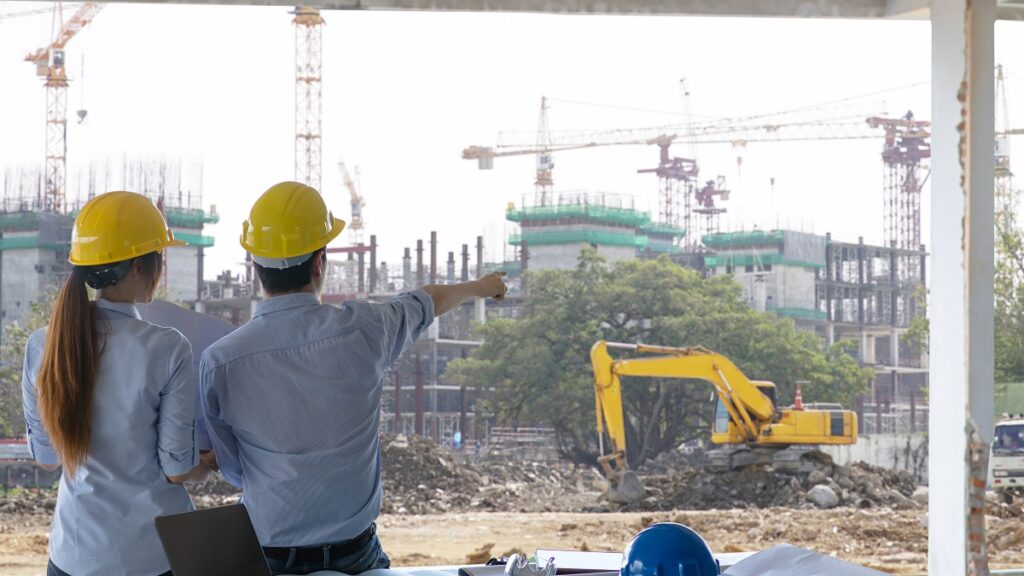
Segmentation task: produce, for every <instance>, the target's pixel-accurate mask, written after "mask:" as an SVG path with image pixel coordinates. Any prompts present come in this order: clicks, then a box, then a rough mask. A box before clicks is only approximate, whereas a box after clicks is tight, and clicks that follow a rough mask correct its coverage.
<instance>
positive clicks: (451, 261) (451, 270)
mask: <svg viewBox="0 0 1024 576" xmlns="http://www.w3.org/2000/svg"><path fill="white" fill-rule="evenodd" d="M446 278H447V280H448V283H449V284H455V252H451V251H449V252H448V275H447V276H446Z"/></svg>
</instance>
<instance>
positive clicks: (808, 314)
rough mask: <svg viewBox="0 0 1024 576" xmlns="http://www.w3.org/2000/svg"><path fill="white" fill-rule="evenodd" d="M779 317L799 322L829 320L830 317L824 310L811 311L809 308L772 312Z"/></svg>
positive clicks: (778, 309) (780, 309)
mask: <svg viewBox="0 0 1024 576" xmlns="http://www.w3.org/2000/svg"><path fill="white" fill-rule="evenodd" d="M772 312H775V313H776V314H778V315H779V316H785V317H787V318H794V319H797V320H827V319H828V315H827V314H825V312H824V311H822V310H810V309H807V308H776V309H774V310H772Z"/></svg>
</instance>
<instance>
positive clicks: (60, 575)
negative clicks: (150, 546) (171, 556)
mask: <svg viewBox="0 0 1024 576" xmlns="http://www.w3.org/2000/svg"><path fill="white" fill-rule="evenodd" d="M46 576H71V575H70V574H68V573H67V572H65V571H63V570H61V569H60V568H57V565H56V564H54V563H53V560H48V561H47V562H46ZM160 576H172V574H171V573H170V572H169V571H168V572H164V573H163V574H161V575H160Z"/></svg>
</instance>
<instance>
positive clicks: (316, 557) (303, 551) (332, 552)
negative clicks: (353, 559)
mask: <svg viewBox="0 0 1024 576" xmlns="http://www.w3.org/2000/svg"><path fill="white" fill-rule="evenodd" d="M376 533H377V526H376V525H375V524H370V527H369V528H367V529H366V530H363V532H362V533H361V534H360V535H359V536H356V537H355V538H353V539H351V540H343V541H341V542H334V543H331V544H321V545H319V546H292V547H287V548H275V547H271V546H264V547H263V554H264V555H265V556H266V557H267V558H272V559H274V560H280V561H282V562H287V561H288V559H289V558H292V552H293V551H294V553H295V557H294V559H293V560H292V561H293V562H295V563H299V562H302V563H309V562H318V563H319V562H323V561H324V553H325V551H326V554H327V561H328V562H330V561H331V558H341V557H344V556H349V555H351V554H354V553H356V552H358V551H359V550H360V549H361V548H362V547H363V546H366V544H367V543H369V542H370V540H371V539H372V538H373V536H374V535H375V534H376Z"/></svg>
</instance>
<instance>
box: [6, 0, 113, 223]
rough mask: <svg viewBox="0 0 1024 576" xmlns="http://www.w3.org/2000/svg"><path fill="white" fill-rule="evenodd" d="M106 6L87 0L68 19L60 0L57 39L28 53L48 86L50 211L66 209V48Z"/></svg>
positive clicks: (46, 191)
mask: <svg viewBox="0 0 1024 576" xmlns="http://www.w3.org/2000/svg"><path fill="white" fill-rule="evenodd" d="M104 6H105V4H101V3H98V2H85V3H83V4H82V5H81V6H79V7H78V9H77V10H76V11H75V13H74V14H72V16H71V17H70V18H69V19H68V20H67V21H64V22H62V21H61V20H62V11H61V5H60V3H59V2H58V3H57V5H56V6H55V7H54V16H53V27H54V29H55V30H57V32H56V33H55V35H54V39H53V41H52V42H50V44H49V45H47V46H44V47H42V48H39V49H38V50H36V51H35V52H31V53H29V54H28V55H26V56H25V60H26V61H28V62H31V63H33V64H34V65H35V67H36V75H37V76H40V77H42V78H44V83H43V85H44V86H45V87H46V162H45V164H44V172H43V176H44V178H43V183H44V188H43V194H42V205H41V206H39V208H40V209H41V210H44V211H47V212H62V211H63V210H64V208H65V189H64V188H65V183H66V181H67V124H68V117H67V108H68V105H67V100H68V95H67V87H68V77H67V71H66V70H65V69H64V61H65V55H64V48H65V47H66V46H67V44H68V42H70V41H71V39H72V38H74V37H75V35H76V34H78V33H79V32H81V31H82V29H83V28H85V26H86V25H88V24H89V23H90V22H92V20H93V19H94V18H95V17H96V15H97V14H99V12H100V10H102V9H103V7H104ZM58 26H59V28H58Z"/></svg>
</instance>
